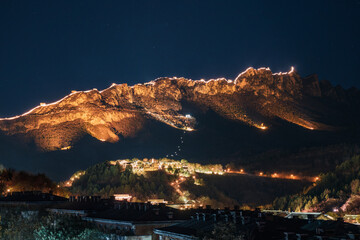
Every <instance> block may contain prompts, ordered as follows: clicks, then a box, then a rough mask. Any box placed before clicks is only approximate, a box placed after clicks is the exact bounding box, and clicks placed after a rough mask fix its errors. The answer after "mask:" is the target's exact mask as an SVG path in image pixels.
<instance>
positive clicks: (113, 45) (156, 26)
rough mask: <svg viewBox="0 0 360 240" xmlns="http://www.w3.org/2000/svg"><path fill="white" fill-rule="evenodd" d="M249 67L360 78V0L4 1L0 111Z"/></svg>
mask: <svg viewBox="0 0 360 240" xmlns="http://www.w3.org/2000/svg"><path fill="white" fill-rule="evenodd" d="M249 66H254V67H262V66H268V67H270V68H271V69H272V70H273V71H287V70H289V68H290V66H295V68H296V70H297V71H298V72H299V73H300V74H301V75H303V76H305V75H307V74H311V73H318V74H319V76H320V78H321V79H328V80H330V81H331V82H332V83H333V84H342V85H343V86H344V87H350V86H353V85H355V86H357V87H360V77H359V74H358V72H359V67H360V1H359V0H353V1H352V0H347V1H340V0H339V1H289V0H287V1H235V0H234V1H226V0H222V1H212V0H204V1H197V0H191V1H171V0H166V1H156V0H153V1H135V0H134V1H130V0H129V1H91V0H86V1H79V0H77V1H73V0H71V1H49V0H44V1H36V0H32V1H27V0H24V1H16V0H1V1H0V117H8V116H12V115H15V114H21V113H23V112H25V111H27V110H28V109H30V108H32V107H34V106H35V105H38V104H39V103H40V102H52V101H55V100H57V99H59V98H61V97H63V96H64V95H66V94H68V93H69V92H70V91H71V90H87V89H92V88H98V89H103V88H106V87H108V86H109V85H110V84H111V83H113V82H116V83H123V82H127V83H129V84H134V83H137V82H146V81H149V80H152V79H154V78H157V77H161V76H184V77H188V78H193V79H199V78H216V77H226V78H232V79H233V78H234V77H236V75H237V74H238V73H239V72H242V71H243V70H245V69H246V68H247V67H249Z"/></svg>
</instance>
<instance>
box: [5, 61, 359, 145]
mask: <svg viewBox="0 0 360 240" xmlns="http://www.w3.org/2000/svg"><path fill="white" fill-rule="evenodd" d="M349 92H350V93H349ZM358 92H359V91H358V90H357V89H351V90H344V89H342V88H339V87H332V86H331V85H330V86H329V84H328V83H327V82H321V81H319V80H318V78H317V75H311V76H308V77H306V78H301V77H300V76H299V74H297V72H296V71H295V70H294V68H291V70H290V71H289V72H285V73H281V72H280V73H272V72H271V70H270V69H269V68H258V69H254V68H248V69H246V70H245V71H244V72H242V73H240V74H239V75H238V76H237V77H236V78H235V80H228V79H225V78H218V79H210V80H208V81H205V80H203V79H201V80H191V79H186V78H177V77H173V78H167V77H163V78H157V79H155V80H154V81H151V82H148V83H144V84H136V85H134V86H128V85H127V84H126V83H124V84H112V85H111V86H110V87H109V88H107V89H104V90H102V91H98V90H97V89H92V90H88V91H72V93H71V94H69V95H67V96H65V97H64V98H62V99H60V100H58V101H56V102H54V103H50V104H45V103H41V104H40V105H39V106H37V107H35V108H33V109H31V110H30V111H28V112H26V113H24V114H22V115H19V116H15V117H11V118H2V119H0V131H2V132H3V133H5V135H18V136H25V138H26V139H32V140H34V142H35V143H36V145H37V146H38V147H39V148H40V149H42V150H45V151H52V150H67V149H69V148H71V147H72V146H73V144H75V143H76V142H77V141H78V139H80V138H81V137H83V136H84V135H87V134H88V135H91V136H93V137H94V138H96V139H98V140H100V141H106V142H117V141H119V140H121V139H122V138H128V137H134V136H136V134H137V132H139V130H140V129H141V128H142V127H143V126H144V123H145V122H146V121H147V119H155V120H156V121H160V122H162V123H165V124H167V125H169V126H171V127H174V128H178V129H181V130H184V131H193V130H195V128H196V124H197V123H196V119H195V118H194V117H193V116H192V115H190V112H184V107H183V105H184V103H187V104H190V105H194V106H196V107H197V108H199V109H202V110H203V111H207V110H209V109H210V110H212V111H214V112H216V113H217V114H219V115H221V116H222V117H224V118H227V119H231V120H235V121H238V122H240V123H243V124H246V125H250V126H253V127H256V128H259V129H261V130H266V129H267V128H268V127H269V125H271V122H272V120H273V119H276V118H279V119H282V120H285V121H287V122H290V123H292V124H295V125H299V126H301V127H304V128H306V129H309V130H332V129H333V127H339V126H336V125H335V126H331V124H327V123H326V122H325V121H323V120H324V119H320V120H318V119H316V118H317V115H321V114H322V113H321V110H320V111H318V109H317V110H316V111H318V112H316V113H313V112H312V110H311V109H310V110H309V109H307V108H306V107H304V106H303V103H302V102H305V100H306V99H307V98H322V97H323V96H325V97H329V98H331V99H333V100H334V101H337V102H345V101H348V99H351V98H359V96H360V94H357V93H358ZM358 95H359V96H358ZM309 105H311V104H309Z"/></svg>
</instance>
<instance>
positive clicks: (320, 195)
mask: <svg viewBox="0 0 360 240" xmlns="http://www.w3.org/2000/svg"><path fill="white" fill-rule="evenodd" d="M359 179H360V155H355V156H353V157H351V158H349V159H348V160H346V161H345V162H343V163H341V164H340V165H339V166H337V167H336V169H335V170H334V171H331V172H328V173H325V174H322V175H321V176H320V180H319V181H317V182H316V183H314V185H313V186H311V187H309V188H307V189H305V190H304V191H303V192H302V193H299V194H296V195H290V196H287V197H281V198H278V199H276V200H275V201H274V203H273V207H274V208H275V209H284V210H288V209H291V210H293V211H301V210H305V211H323V212H329V211H331V212H335V213H339V214H342V213H350V214H359V213H360V180H359Z"/></svg>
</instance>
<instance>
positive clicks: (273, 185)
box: [63, 159, 311, 207]
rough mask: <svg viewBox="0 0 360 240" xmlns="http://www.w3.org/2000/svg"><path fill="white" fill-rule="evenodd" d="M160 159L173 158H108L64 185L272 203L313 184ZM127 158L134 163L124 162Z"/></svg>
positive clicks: (204, 201) (196, 200) (83, 191)
mask: <svg viewBox="0 0 360 240" xmlns="http://www.w3.org/2000/svg"><path fill="white" fill-rule="evenodd" d="M155 161H159V160H155ZM161 161H162V162H163V163H164V162H168V163H169V164H164V165H165V166H166V167H165V166H164V165H163V167H162V168H161V169H158V167H157V165H156V169H151V167H149V168H148V170H146V171H144V170H141V169H139V168H138V167H137V166H140V165H143V164H144V162H142V161H139V160H129V159H128V160H119V161H107V162H103V163H99V164H96V165H94V166H91V167H90V168H88V169H87V170H85V171H83V172H81V171H80V172H77V173H75V174H74V175H73V176H72V177H71V178H70V179H69V180H68V181H65V182H64V183H63V185H64V186H67V187H68V188H69V190H70V191H71V192H72V194H75V195H100V196H102V197H109V196H112V195H113V194H130V195H131V196H132V197H133V199H132V200H133V201H136V200H141V201H147V200H148V199H154V198H155V199H157V198H160V199H165V200H166V201H168V202H170V203H187V204H191V205H192V206H193V207H198V206H205V205H212V206H213V207H230V206H234V205H251V206H257V205H261V204H269V203H271V202H272V201H273V200H274V199H275V198H276V197H278V196H283V195H286V194H289V193H292V194H294V193H296V192H299V191H300V190H301V189H303V188H304V187H305V186H309V185H311V182H308V181H306V180H293V179H282V178H271V177H259V176H256V175H248V174H226V172H224V171H223V170H222V167H221V166H220V165H208V166H206V165H200V164H193V163H189V164H187V163H185V162H184V160H183V161H182V162H180V161H174V160H169V159H162V160H161ZM124 162H132V163H133V164H132V166H130V165H125V166H126V167H125V168H124V165H123V164H125V163H124ZM136 162H141V163H139V164H136ZM145 163H150V162H148V161H146V162H145ZM184 166H186V167H184ZM142 169H143V168H142ZM198 171H200V172H202V173H199V172H198ZM235 183H236V184H235ZM254 190H255V191H254Z"/></svg>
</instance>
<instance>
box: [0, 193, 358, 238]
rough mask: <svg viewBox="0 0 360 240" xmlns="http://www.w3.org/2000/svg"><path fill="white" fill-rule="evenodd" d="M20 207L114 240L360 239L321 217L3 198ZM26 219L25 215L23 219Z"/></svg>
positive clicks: (34, 196) (41, 196)
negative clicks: (67, 218)
mask: <svg viewBox="0 0 360 240" xmlns="http://www.w3.org/2000/svg"><path fill="white" fill-rule="evenodd" d="M16 206H22V207H25V209H31V211H25V212H24V213H26V214H28V215H29V213H31V214H35V212H34V210H35V211H36V209H39V211H40V210H41V209H42V210H45V211H46V212H47V213H48V214H54V215H71V216H75V217H76V218H77V219H81V220H83V221H87V222H90V223H92V224H93V225H94V226H96V228H97V229H100V230H101V231H102V232H104V233H106V234H108V236H111V238H109V239H114V240H125V239H127V240H151V239H159V240H180V239H186V240H195V239H224V240H228V239H229V240H230V239H250V240H257V239H259V240H262V239H265V240H266V239H283V240H290V239H309V240H310V239H318V240H319V239H321V240H330V239H331V240H340V239H341V240H342V239H360V227H359V225H355V224H350V223H345V222H344V221H343V220H342V219H335V220H329V219H331V217H329V216H327V215H325V214H321V213H287V212H281V211H280V212H279V211H260V210H255V211H244V210H240V209H239V208H237V207H235V208H234V209H232V210H230V209H228V208H226V209H221V210H219V209H211V208H210V206H207V207H206V208H205V209H188V210H178V209H174V208H171V207H168V206H166V205H165V204H158V205H152V204H151V203H139V202H127V201H116V200H115V198H110V199H101V198H100V197H98V196H78V197H71V198H70V199H66V198H61V197H57V196H54V195H52V194H48V193H41V192H21V193H11V194H9V195H8V196H6V197H0V207H1V208H11V207H16ZM24 213H22V214H24Z"/></svg>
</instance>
